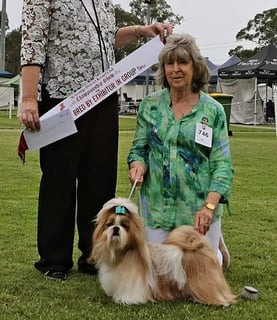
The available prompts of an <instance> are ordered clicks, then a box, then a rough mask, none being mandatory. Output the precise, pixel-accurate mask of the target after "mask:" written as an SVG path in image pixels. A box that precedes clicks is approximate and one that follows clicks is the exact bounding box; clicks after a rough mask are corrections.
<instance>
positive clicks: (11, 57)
mask: <svg viewBox="0 0 277 320" xmlns="http://www.w3.org/2000/svg"><path fill="white" fill-rule="evenodd" d="M20 47H21V32H20V28H18V29H14V30H13V31H11V32H9V33H8V34H7V35H6V52H5V69H6V70H7V71H9V72H11V73H14V74H18V73H19V69H20Z"/></svg>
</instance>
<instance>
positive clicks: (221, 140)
mask: <svg viewBox="0 0 277 320" xmlns="http://www.w3.org/2000/svg"><path fill="white" fill-rule="evenodd" d="M170 104H171V101H170V96H169V91H168V89H163V90H161V91H159V92H155V93H154V94H151V95H149V96H147V97H146V98H145V99H144V100H143V101H142V103H141V105H140V107H139V112H138V117H137V128H136V132H135V137H134V141H133V145H132V147H131V150H130V153H129V155H128V163H131V162H132V161H134V160H139V161H141V162H143V163H144V165H145V167H146V173H145V175H144V182H143V184H142V186H141V190H140V192H141V211H142V214H143V216H144V218H145V224H146V225H147V226H149V227H152V228H162V229H164V230H172V229H173V228H175V227H177V226H180V225H193V224H194V215H195V212H196V211H197V210H199V209H200V208H201V207H202V206H203V204H204V202H205V199H206V196H207V194H208V192H209V191H215V192H219V193H220V194H221V200H220V202H221V203H226V202H228V199H229V196H230V191H231V184H232V179H233V168H232V163H231V155H230V145H229V138H228V131H227V122H226V116H225V112H224V109H223V107H222V105H221V104H220V103H219V102H217V101H216V100H214V99H213V98H211V97H210V96H208V95H207V94H205V93H203V92H201V93H200V99H199V102H198V104H197V105H195V106H194V107H193V109H192V112H191V113H190V114H189V115H186V116H184V117H183V118H181V119H180V120H178V121H176V120H175V118H174V113H173V111H172V109H171V108H170ZM203 117H205V118H207V119H208V126H209V127H210V128H212V130H213V132H212V147H211V148H209V147H206V146H203V145H201V144H198V143H196V142H195V130H196V124H197V123H201V122H202V120H203ZM222 211H223V208H222V204H219V206H218V207H217V209H216V212H215V215H214V220H216V219H217V218H218V217H219V216H221V215H222Z"/></svg>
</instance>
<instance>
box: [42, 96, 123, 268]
mask: <svg viewBox="0 0 277 320" xmlns="http://www.w3.org/2000/svg"><path fill="white" fill-rule="evenodd" d="M42 100H43V102H41V103H40V104H39V108H40V114H43V113H45V112H46V111H48V110H49V109H50V108H52V107H53V106H55V105H56V104H58V103H59V102H60V101H59V100H57V99H50V98H49V96H48V94H47V92H44V93H43V99H42ZM117 102H118V101H117V95H116V94H113V95H111V96H110V97H108V98H107V99H106V100H105V101H103V102H102V103H101V104H99V105H97V106H96V107H94V108H93V109H92V110H90V111H89V112H87V113H86V114H84V115H83V116H81V117H80V118H79V119H77V120H76V121H75V123H76V126H77V128H78V133H76V134H73V135H71V136H69V137H66V138H64V139H62V140H60V141H57V142H55V143H53V144H51V145H48V146H46V147H44V148H42V149H41V150H40V165H41V170H42V178H41V183H40V191H39V207H38V238H37V240H38V252H39V255H40V257H41V260H42V261H43V262H44V265H45V266H47V269H49V270H55V271H67V270H69V269H70V268H71V267H72V266H73V259H72V253H73V242H74V230H75V222H76V220H77V228H78V234H79V242H78V247H79V249H80V251H81V256H82V257H88V255H89V254H90V251H91V248H92V232H93V228H94V223H93V219H95V217H96V214H97V213H98V211H99V210H100V209H101V208H102V206H103V204H104V203H105V202H106V201H108V200H109V199H111V198H113V197H114V196H115V188H116V175H117V150H118V109H117V108H118V103H117ZM76 204H77V205H76Z"/></svg>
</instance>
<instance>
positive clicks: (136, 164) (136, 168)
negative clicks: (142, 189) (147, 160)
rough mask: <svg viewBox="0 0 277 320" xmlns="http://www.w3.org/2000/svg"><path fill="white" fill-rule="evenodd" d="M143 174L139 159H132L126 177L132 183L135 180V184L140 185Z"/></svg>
mask: <svg viewBox="0 0 277 320" xmlns="http://www.w3.org/2000/svg"><path fill="white" fill-rule="evenodd" d="M143 175H144V166H143V164H142V163H141V162H140V161H133V162H132V163H131V165H130V170H129V174H128V178H129V180H130V182H131V184H133V183H134V182H135V181H137V186H140V185H141V184H142V183H143Z"/></svg>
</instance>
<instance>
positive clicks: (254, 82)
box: [217, 44, 277, 125]
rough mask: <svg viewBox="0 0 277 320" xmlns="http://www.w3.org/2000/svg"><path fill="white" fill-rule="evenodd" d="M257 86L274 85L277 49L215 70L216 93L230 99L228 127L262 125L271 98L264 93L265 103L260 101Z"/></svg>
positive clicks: (265, 48) (266, 50) (262, 51)
mask: <svg viewBox="0 0 277 320" xmlns="http://www.w3.org/2000/svg"><path fill="white" fill-rule="evenodd" d="M259 83H264V84H266V87H267V86H269V87H271V88H272V86H274V84H276V83H277V47H276V46H275V45H273V44H270V45H269V46H267V47H264V48H263V49H262V50H261V51H259V52H258V53H257V54H255V55H254V56H252V57H250V58H248V59H246V60H244V61H241V62H239V63H237V64H236V65H233V66H230V67H224V68H219V69H218V85H217V89H218V91H219V92H224V93H228V94H231V95H233V100H232V107H231V116H230V123H242V124H254V125H256V124H263V123H265V118H264V111H265V110H264V107H265V104H266V102H267V101H268V100H269V99H272V100H273V97H272V96H270V94H268V93H266V95H265V97H266V99H267V100H266V101H264V100H262V99H261V96H260V94H259V90H258V84H259ZM271 92H273V91H271ZM271 95H273V94H272V93H271Z"/></svg>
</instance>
